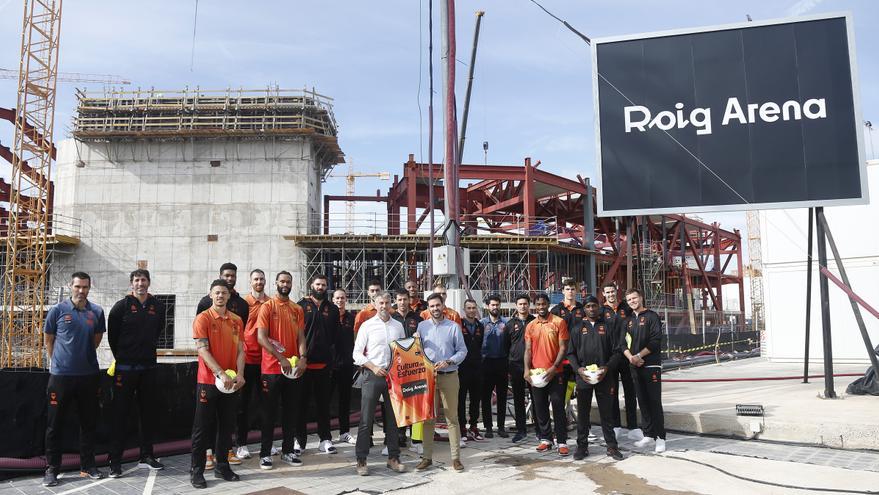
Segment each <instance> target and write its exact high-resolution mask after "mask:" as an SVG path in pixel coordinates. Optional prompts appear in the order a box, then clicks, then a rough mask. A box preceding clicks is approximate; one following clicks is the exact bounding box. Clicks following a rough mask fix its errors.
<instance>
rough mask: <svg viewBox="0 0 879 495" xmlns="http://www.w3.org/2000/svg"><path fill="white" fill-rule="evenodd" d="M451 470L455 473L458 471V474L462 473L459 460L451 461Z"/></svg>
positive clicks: (462, 466)
mask: <svg viewBox="0 0 879 495" xmlns="http://www.w3.org/2000/svg"><path fill="white" fill-rule="evenodd" d="M452 468H454V469H455V471H458V472H461V471H463V470H464V465H463V464H461V459H452Z"/></svg>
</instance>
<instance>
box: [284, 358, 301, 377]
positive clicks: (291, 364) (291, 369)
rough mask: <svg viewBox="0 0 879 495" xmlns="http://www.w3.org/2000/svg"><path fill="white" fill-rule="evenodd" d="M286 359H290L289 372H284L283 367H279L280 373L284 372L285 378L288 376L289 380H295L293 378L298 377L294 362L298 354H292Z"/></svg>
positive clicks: (297, 360)
mask: <svg viewBox="0 0 879 495" xmlns="http://www.w3.org/2000/svg"><path fill="white" fill-rule="evenodd" d="M288 361H290V366H291V368H290V372H289V373H286V372H285V371H284V368H281V373H284V376H286V377H287V378H289V379H291V380H295V379H297V378H299V375H298V374H296V363H298V362H299V356H293V357H291V358H290V359H288Z"/></svg>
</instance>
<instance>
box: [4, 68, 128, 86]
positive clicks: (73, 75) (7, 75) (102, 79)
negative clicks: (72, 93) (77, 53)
mask: <svg viewBox="0 0 879 495" xmlns="http://www.w3.org/2000/svg"><path fill="white" fill-rule="evenodd" d="M0 79H18V71H15V70H10V69H0ZM57 80H58V82H70V83H102V84H121V85H127V84H131V81H129V80H127V79H123V78H122V77H121V76H116V75H113V74H84V73H80V72H59V73H58V78H57Z"/></svg>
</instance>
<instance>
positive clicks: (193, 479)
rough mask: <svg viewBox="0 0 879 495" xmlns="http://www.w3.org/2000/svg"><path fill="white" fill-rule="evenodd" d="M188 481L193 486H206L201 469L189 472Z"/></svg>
mask: <svg viewBox="0 0 879 495" xmlns="http://www.w3.org/2000/svg"><path fill="white" fill-rule="evenodd" d="M189 482H190V483H191V484H192V487H193V488H207V487H208V482H207V481H205V479H204V472H202V471H201V470H199V471H193V472H190V473H189Z"/></svg>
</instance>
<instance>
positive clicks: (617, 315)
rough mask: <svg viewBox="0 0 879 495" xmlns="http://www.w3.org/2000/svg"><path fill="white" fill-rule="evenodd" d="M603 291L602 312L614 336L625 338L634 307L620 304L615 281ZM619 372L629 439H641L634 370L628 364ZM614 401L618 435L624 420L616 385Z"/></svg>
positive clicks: (604, 287)
mask: <svg viewBox="0 0 879 495" xmlns="http://www.w3.org/2000/svg"><path fill="white" fill-rule="evenodd" d="M601 292H602V294H603V295H604V306H602V307H601V312H602V313H603V315H604V319H605V320H607V322H608V325H610V328H611V329H612V331H613V333H614V337H615V338H616V339H617V340H620V339H622V338H623V333H624V332H625V329H624V328H623V327H624V325H625V322H626V320H627V319H628V318H629V317H630V316H632V308H630V307H629V305H628V304H626V303H622V304H620V301H619V298H618V297H617V286H616V284H614V283H613V282H608V283H606V284H604V286H603V287H602V288H601ZM617 373H618V374H619V379H620V383H621V384H622V386H623V393H624V394H625V400H626V428H628V429H629V433H628V436H629V439H630V440H635V441H638V440H641V439H642V438H644V433H643V432H642V431H641V429H640V428H638V403H637V399H636V398H635V384H634V382H633V381H632V372H631V369H630V368H629V366H628V365H626V366H619V371H617ZM614 391H615V393H616V394H615V395H614V398H615V400H614V402H613V418H614V424H613V425H614V433H615V434H616V435H622V426H623V424H622V421H621V419H622V418H621V414H620V399H619V395H620V389H619V387H616V388H615V389H614Z"/></svg>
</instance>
